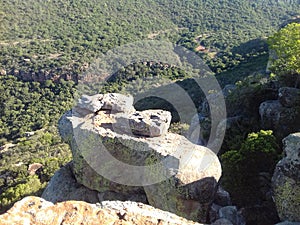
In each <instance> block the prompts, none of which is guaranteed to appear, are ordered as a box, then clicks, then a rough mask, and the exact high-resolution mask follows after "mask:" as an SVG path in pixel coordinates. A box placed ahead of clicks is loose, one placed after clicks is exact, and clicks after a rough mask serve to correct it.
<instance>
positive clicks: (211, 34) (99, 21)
mask: <svg viewBox="0 0 300 225" xmlns="http://www.w3.org/2000/svg"><path fill="white" fill-rule="evenodd" d="M297 3H299V1H298V2H297V1H288V2H286V1H284V2H283V1H262V0H259V1H256V2H251V1H247V0H243V1H237V0H235V1H229V0H223V1H205V0H197V1H196V0H187V1H179V0H178V1H177V0H176V1H171V2H170V1H168V0H152V1H151V0H129V1H96V0H79V1H63V0H48V1H41V0H39V1H33V0H29V1H20V0H12V1H6V0H1V3H0V4H1V9H0V20H1V23H0V26H1V29H0V49H1V51H0V69H1V71H0V72H1V73H2V74H13V75H17V76H19V77H21V78H22V79H25V80H41V81H42V80H45V79H59V78H60V77H62V78H65V79H73V80H76V79H77V75H78V73H81V72H82V71H83V70H84V69H85V68H86V67H87V66H88V63H90V62H92V61H93V60H94V59H95V58H96V57H97V55H98V54H99V53H100V52H102V53H103V52H106V51H108V50H109V49H111V48H113V47H115V46H118V45H122V44H124V43H129V42H133V41H136V40H142V39H147V38H165V39H169V40H171V41H172V42H176V43H178V44H181V45H184V46H186V47H188V48H191V49H194V48H196V47H197V46H199V45H200V44H201V45H202V46H204V47H205V48H206V49H207V51H208V52H206V54H204V55H203V57H204V58H205V59H206V61H208V63H209V65H210V66H211V67H212V69H213V70H214V71H216V72H222V71H224V70H226V69H227V68H228V67H234V66H236V65H238V64H239V63H240V62H243V61H247V60H249V59H250V58H253V57H256V56H257V55H260V54H265V53H266V45H264V42H262V41H261V38H263V37H266V36H268V35H269V34H271V33H272V32H274V31H275V30H276V29H278V27H279V26H280V24H281V23H283V22H284V21H286V20H287V19H289V18H291V17H292V16H294V15H295V14H296V13H297V10H299V6H298V5H299V4H297ZM254 39H256V40H254ZM247 42H248V43H247ZM245 43H246V44H245ZM241 44H242V45H241Z"/></svg>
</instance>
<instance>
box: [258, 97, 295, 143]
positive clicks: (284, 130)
mask: <svg viewBox="0 0 300 225" xmlns="http://www.w3.org/2000/svg"><path fill="white" fill-rule="evenodd" d="M259 114H260V118H261V125H262V128H263V129H265V130H268V129H271V130H273V131H274V134H275V135H276V136H277V137H279V138H283V137H285V136H286V135H288V134H290V133H293V132H296V131H298V130H299V127H300V112H299V109H298V108H297V107H292V108H287V107H284V106H282V104H281V103H280V102H279V101H278V100H269V101H265V102H263V103H261V105H260V107H259Z"/></svg>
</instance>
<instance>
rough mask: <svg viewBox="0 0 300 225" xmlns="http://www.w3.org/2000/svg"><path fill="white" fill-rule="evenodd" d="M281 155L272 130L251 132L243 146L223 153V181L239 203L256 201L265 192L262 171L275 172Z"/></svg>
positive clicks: (254, 202)
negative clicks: (262, 186) (261, 182)
mask: <svg viewBox="0 0 300 225" xmlns="http://www.w3.org/2000/svg"><path fill="white" fill-rule="evenodd" d="M278 155H279V146H278V144H277V141H276V138H275V137H274V136H273V134H272V131H270V130H268V131H264V130H261V131H260V132H257V133H250V134H249V135H248V137H247V138H246V140H244V142H243V143H242V146H241V148H240V150H231V151H228V152H226V153H224V154H223V155H222V156H221V161H222V166H223V178H222V182H223V185H224V187H225V188H227V189H228V190H229V191H230V192H231V195H232V198H233V201H234V202H235V203H236V204H237V205H241V204H256V203H258V201H260V199H261V198H263V197H264V196H261V193H260V186H259V183H260V182H259V174H260V173H262V172H267V173H270V174H271V173H272V172H273V170H274V167H275V165H276V162H277V159H278Z"/></svg>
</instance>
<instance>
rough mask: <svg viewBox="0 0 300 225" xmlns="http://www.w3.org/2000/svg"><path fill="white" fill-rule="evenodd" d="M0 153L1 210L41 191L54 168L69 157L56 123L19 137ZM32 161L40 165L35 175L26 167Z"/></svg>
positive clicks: (56, 168) (67, 147)
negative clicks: (30, 173) (53, 125)
mask: <svg viewBox="0 0 300 225" xmlns="http://www.w3.org/2000/svg"><path fill="white" fill-rule="evenodd" d="M0 155H1V161H0V177H1V178H0V193H2V194H1V195H0V206H1V207H0V208H1V211H2V210H6V209H7V208H8V207H9V206H11V204H13V203H14V202H15V201H18V200H20V199H21V198H23V197H24V196H26V195H40V194H41V192H42V190H43V188H44V187H45V186H46V184H47V182H48V181H49V180H50V178H51V177H52V176H53V175H54V173H55V171H57V170H58V169H59V168H60V167H61V166H63V165H64V164H66V163H67V162H69V161H70V160H71V152H70V149H69V146H68V145H67V144H63V143H62V142H61V138H60V136H59V134H58V132H57V130H56V128H55V127H48V128H44V129H43V130H40V131H36V132H35V134H34V135H32V136H30V137H23V138H19V139H18V141H17V144H16V145H15V146H13V147H11V148H8V149H7V150H6V151H4V152H1V153H0ZM32 163H40V164H42V165H43V167H42V169H41V170H39V172H38V173H37V175H34V176H31V175H29V173H28V171H27V170H28V166H29V165H30V164H32Z"/></svg>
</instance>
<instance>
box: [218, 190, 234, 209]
mask: <svg viewBox="0 0 300 225" xmlns="http://www.w3.org/2000/svg"><path fill="white" fill-rule="evenodd" d="M214 203H215V204H217V205H220V206H229V205H232V202H231V198H230V195H229V193H228V192H227V191H225V190H224V189H223V188H222V187H221V186H219V187H218V190H217V193H216V197H215V200H214Z"/></svg>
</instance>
